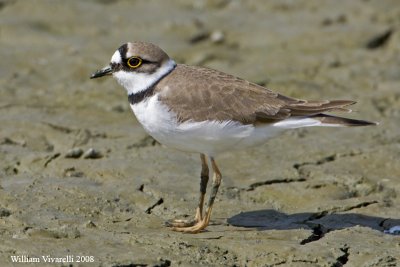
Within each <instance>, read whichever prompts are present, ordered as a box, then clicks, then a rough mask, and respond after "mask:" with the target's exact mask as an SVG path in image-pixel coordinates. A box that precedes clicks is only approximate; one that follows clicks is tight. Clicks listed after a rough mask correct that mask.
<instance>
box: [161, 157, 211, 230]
mask: <svg viewBox="0 0 400 267" xmlns="http://www.w3.org/2000/svg"><path fill="white" fill-rule="evenodd" d="M200 159H201V175H200V197H199V205H198V207H197V209H196V215H195V217H194V220H173V221H171V222H166V223H165V224H166V225H167V226H169V227H189V226H193V225H195V224H196V223H198V222H199V221H201V220H202V219H203V206H204V196H205V194H206V191H207V183H208V179H209V169H208V164H207V159H206V155H204V154H200Z"/></svg>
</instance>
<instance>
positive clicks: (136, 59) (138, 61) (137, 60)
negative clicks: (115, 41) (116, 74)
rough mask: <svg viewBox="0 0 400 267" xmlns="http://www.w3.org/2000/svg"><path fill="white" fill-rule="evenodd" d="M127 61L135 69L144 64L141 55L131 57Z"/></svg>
mask: <svg viewBox="0 0 400 267" xmlns="http://www.w3.org/2000/svg"><path fill="white" fill-rule="evenodd" d="M126 63H127V64H128V66H129V67H130V68H132V69H134V68H137V67H139V66H140V65H142V59H141V58H140V57H130V58H129V59H128V61H127V62H126Z"/></svg>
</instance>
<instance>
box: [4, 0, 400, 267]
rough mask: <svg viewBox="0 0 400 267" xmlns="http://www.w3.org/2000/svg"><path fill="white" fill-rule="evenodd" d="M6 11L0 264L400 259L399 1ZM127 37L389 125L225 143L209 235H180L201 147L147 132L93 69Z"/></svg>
mask: <svg viewBox="0 0 400 267" xmlns="http://www.w3.org/2000/svg"><path fill="white" fill-rule="evenodd" d="M0 13H1V16H0V22H1V23H0V40H1V43H2V49H1V52H0V53H1V59H2V60H1V61H0V73H1V79H0V84H1V90H0V125H1V127H0V266H14V264H13V263H12V262H11V256H18V255H28V256H30V257H40V256H41V255H51V256H52V257H64V256H66V255H67V254H68V255H75V256H79V255H83V256H85V255H86V256H93V257H94V262H90V263H76V262H74V263H71V264H72V265H71V266H114V267H122V266H199V265H202V266H218V265H223V266H329V267H338V266H366V267H373V266H374V267H375V266H376V267H378V266H399V265H400V256H399V255H400V241H399V237H398V236H396V235H394V234H389V233H390V231H389V230H390V229H397V228H396V226H398V225H400V213H399V209H398V207H399V206H400V196H399V190H400V183H399V181H400V164H399V158H400V137H399V132H400V124H399V123H398V122H399V121H400V93H399V88H400V79H399V77H400V75H399V71H400V65H399V60H398V58H399V57H398V55H399V54H400V46H399V45H398V44H399V43H400V34H399V33H400V31H399V25H400V17H399V15H398V14H400V6H399V5H398V3H397V1H374V0H371V1H343V2H341V4H340V5H338V4H337V3H336V2H335V1H330V2H329V1H324V2H321V1H317V0H315V1H314V0H313V1H305V0H300V1H281V0H276V1H223V0H222V1H193V2H190V1H141V0H139V1H125V0H119V1H113V0H109V1H105V0H92V1H75V0H71V1H53V0H39V1H22V0H0ZM149 14H151V16H149ZM128 40H146V41H152V42H154V43H157V44H158V45H160V46H161V47H163V48H164V49H165V50H166V51H167V52H168V53H169V55H170V56H171V57H173V58H174V59H176V61H178V62H181V63H188V64H201V65H205V66H208V67H211V68H216V69H219V70H222V71H225V72H228V73H232V74H234V75H236V76H240V77H242V78H245V79H247V80H250V81H253V82H256V83H258V84H262V85H265V86H267V87H269V88H271V89H274V90H277V91H279V92H281V93H283V94H285V95H289V96H292V97H298V98H305V99H322V98H327V99H353V100H356V101H357V102H358V103H357V105H355V106H354V109H355V110H356V112H354V113H352V114H345V115H346V116H349V117H352V118H361V119H368V120H372V121H378V122H379V123H380V125H379V126H377V127H367V128H352V129H347V128H324V129H321V128H312V129H311V128H309V129H301V130H297V131H292V132H287V133H285V134H284V135H282V136H280V137H277V138H275V139H272V140H270V142H268V143H266V144H265V145H263V146H260V147H256V148H254V149H251V150H248V151H239V152H235V153H227V154H223V155H219V156H218V157H217V159H218V163H219V167H220V168H221V171H222V174H223V181H222V185H221V188H220V192H219V194H218V196H217V199H216V204H215V208H214V210H213V216H212V221H211V224H210V226H209V227H208V228H207V231H205V232H203V233H201V234H198V235H187V234H181V233H176V232H171V231H170V230H168V229H167V228H165V227H164V226H163V223H164V222H165V221H168V220H171V219H175V218H186V219H191V218H192V216H193V215H194V212H195V207H196V203H197V200H198V192H199V183H200V159H199V156H198V155H191V154H185V153H181V152H179V151H174V150H170V149H167V148H165V147H163V146H161V145H159V144H158V143H157V142H156V141H155V140H154V139H152V138H151V137H148V136H147V135H146V134H145V133H144V131H143V129H142V128H141V127H140V125H138V123H137V122H136V120H135V118H134V116H133V115H132V113H131V111H130V107H129V105H128V101H127V99H126V95H125V92H124V90H123V89H122V88H121V87H120V86H119V85H117V83H116V82H115V81H114V80H112V79H102V80H98V81H93V80H89V75H90V73H91V72H93V71H94V70H96V69H98V68H100V67H102V66H104V65H105V64H107V63H108V61H109V59H110V57H111V55H112V53H113V52H114V50H115V49H116V48H117V47H118V46H119V45H120V44H121V43H123V42H126V41H128ZM209 191H210V190H209ZM385 230H386V233H384V231H385ZM392 232H395V231H392ZM19 266H22V265H19ZM32 266H33V265H32ZM35 266H36V265H35ZM40 266H67V265H60V264H58V265H56V264H47V265H46V263H43V264H41V265H40Z"/></svg>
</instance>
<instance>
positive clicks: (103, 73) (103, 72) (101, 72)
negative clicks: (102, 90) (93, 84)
mask: <svg viewBox="0 0 400 267" xmlns="http://www.w3.org/2000/svg"><path fill="white" fill-rule="evenodd" d="M111 74H112V68H111V66H107V67H104V68H102V69H101V70H98V71H96V72H95V73H93V74H92V75H91V76H90V79H94V78H99V77H103V76H106V75H111Z"/></svg>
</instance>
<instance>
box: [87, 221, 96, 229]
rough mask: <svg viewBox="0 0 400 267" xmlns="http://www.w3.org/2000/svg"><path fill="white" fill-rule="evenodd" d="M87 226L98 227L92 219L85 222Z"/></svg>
mask: <svg viewBox="0 0 400 267" xmlns="http://www.w3.org/2000/svg"><path fill="white" fill-rule="evenodd" d="M85 227H86V228H96V227H97V225H96V224H95V223H94V222H92V221H88V222H87V223H86V224H85Z"/></svg>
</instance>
